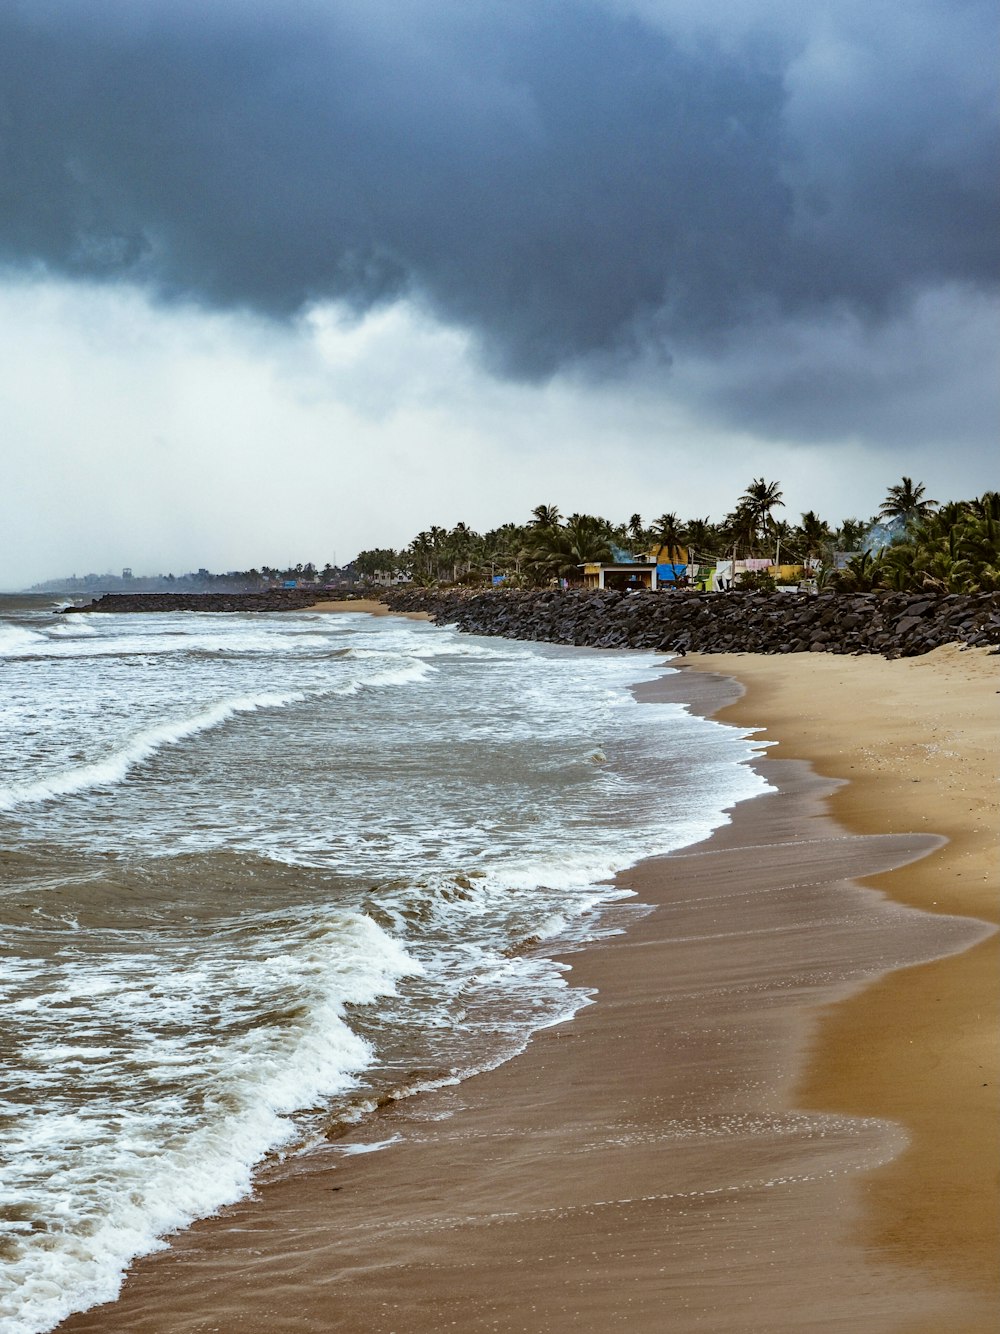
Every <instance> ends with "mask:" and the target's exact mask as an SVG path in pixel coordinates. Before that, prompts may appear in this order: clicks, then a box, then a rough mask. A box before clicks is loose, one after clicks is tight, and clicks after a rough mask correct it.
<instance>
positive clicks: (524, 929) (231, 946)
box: [0, 597, 766, 1334]
mask: <svg viewBox="0 0 1000 1334" xmlns="http://www.w3.org/2000/svg"><path fill="white" fill-rule="evenodd" d="M668 670H670V669H669V668H668V667H665V666H664V665H663V659H662V657H661V656H657V655H653V654H648V653H635V652H599V651H595V650H587V649H572V648H563V647H556V646H548V645H538V644H526V643H515V642H510V641H505V640H497V639H480V638H476V637H472V636H463V635H459V634H457V633H456V632H455V631H453V630H450V629H447V628H439V627H436V626H433V625H431V624H429V623H425V622H420V621H411V620H406V619H402V618H395V617H371V616H366V615H363V614H344V615H323V614H318V613H309V612H301V613H283V614H275V615H253V616H251V615H219V614H216V615H202V614H197V613H176V614H170V615H143V616H113V615H91V614H88V615H79V616H62V615H60V614H58V607H57V606H55V605H53V604H52V603H51V602H48V601H45V600H44V599H37V598H36V599H32V598H16V597H6V598H0V917H2V927H3V929H2V935H0V996H2V1008H0V1063H2V1085H0V1118H2V1125H3V1133H2V1136H0V1334H40V1332H41V1331H45V1330H49V1329H52V1328H53V1327H54V1326H55V1325H56V1324H57V1323H58V1322H59V1321H60V1320H61V1319H62V1318H63V1317H64V1316H66V1315H68V1314H69V1313H71V1312H73V1311H78V1310H84V1309H86V1308H88V1307H90V1306H93V1305H95V1304H97V1303H100V1302H104V1301H108V1300H111V1299H113V1298H114V1296H115V1295H116V1293H117V1291H118V1289H119V1286H120V1284H121V1281H122V1277H123V1274H124V1271H125V1269H126V1267H127V1266H128V1264H129V1262H130V1261H131V1260H132V1259H133V1258H134V1257H136V1256H137V1255H141V1254H144V1253H148V1252H149V1251H151V1250H154V1249H156V1248H157V1247H159V1246H162V1245H164V1244H165V1242H164V1240H163V1239H164V1238H167V1237H169V1234H170V1233H171V1232H172V1231H174V1230H176V1229H178V1228H181V1227H183V1226H185V1225H186V1224H187V1223H189V1222H191V1221H192V1220H193V1219H195V1218H197V1217H200V1216H204V1215H206V1214H209V1213H212V1212H213V1211H214V1210H216V1209H218V1208H220V1207H221V1206H223V1205H225V1204H227V1203H230V1202H232V1201H234V1200H236V1199H239V1198H240V1197H242V1196H245V1195H246V1194H247V1193H248V1192H249V1191H250V1189H251V1184H252V1180H253V1176H254V1173H255V1171H257V1170H260V1169H261V1167H262V1166H266V1165H268V1164H270V1165H273V1164H274V1163H275V1162H276V1161H279V1160H281V1159H283V1158H284V1159H287V1158H288V1156H290V1155H296V1156H298V1155H306V1154H309V1153H310V1152H313V1151H315V1149H316V1147H317V1146H318V1145H323V1146H327V1147H328V1146H329V1145H331V1144H333V1145H335V1144H336V1141H337V1137H338V1135H339V1134H341V1133H342V1132H343V1129H344V1127H345V1126H347V1125H355V1126H356V1125H357V1123H358V1122H359V1121H363V1119H364V1118H365V1116H366V1115H367V1114H368V1113H370V1112H371V1111H372V1110H373V1109H374V1108H375V1107H376V1106H378V1105H379V1104H380V1102H382V1101H384V1099H386V1098H388V1097H400V1096H407V1095H408V1094H410V1093H415V1092H418V1091H419V1090H420V1089H426V1088H431V1087H436V1086H440V1085H442V1084H446V1083H452V1082H456V1081H458V1080H461V1079H463V1078H465V1077H467V1076H468V1075H470V1074H471V1073H473V1072H475V1071H478V1070H483V1069H486V1068H490V1067H492V1066H495V1065H496V1064H498V1063H500V1062H502V1061H505V1060H508V1059H510V1058H511V1057H512V1056H514V1055H516V1054H517V1053H518V1052H519V1051H521V1050H523V1048H524V1046H525V1045H526V1043H527V1042H528V1041H529V1039H530V1036H531V1034H532V1033H533V1032H534V1031H537V1030H538V1029H539V1028H542V1027H544V1026H547V1025H551V1024H556V1023H560V1022H562V1021H565V1020H567V1019H568V1018H570V1017H571V1016H572V1015H573V1014H574V1013H575V1012H576V1010H578V1009H579V1008H580V1007H581V1006H582V1005H586V1004H588V1003H590V1002H591V1000H592V999H593V998H592V997H591V996H590V995H588V994H587V993H586V992H585V991H584V990H583V989H581V988H578V987H574V985H573V974H572V969H571V968H570V967H569V966H568V965H567V963H566V961H565V960H566V956H567V955H570V957H571V956H572V952H573V951H574V950H575V949H578V948H579V947H580V946H581V945H583V944H585V943H586V941H587V940H592V939H596V938H600V937H601V936H602V935H606V934H607V933H609V932H613V931H621V930H627V929H628V924H629V920H630V917H631V916H632V915H634V914H637V913H641V912H643V911H644V910H643V908H642V905H641V904H638V903H636V902H635V900H634V899H632V898H630V897H628V896H627V895H626V894H625V893H624V892H623V891H622V890H620V889H618V888H616V887H615V886H614V884H612V883H611V881H612V878H613V877H614V875H615V873H616V872H618V871H620V870H622V869H624V868H625V867H627V866H629V865H632V864H634V863H635V862H636V861H639V860H641V859H644V858H646V857H649V856H652V855H655V854H660V853H665V852H668V851H671V850H674V849H677V848H679V847H683V846H686V845H689V844H692V843H695V842H698V841H700V840H701V839H703V838H706V837H707V836H708V835H709V834H710V833H711V832H712V830H713V829H715V828H717V827H718V826H719V825H721V824H724V823H726V821H727V818H728V817H727V814H726V812H727V810H728V809H729V808H731V807H732V806H733V805H734V804H735V803H737V802H739V801H742V800H745V799H748V798H752V797H754V796H755V795H758V794H759V793H761V792H762V791H764V790H765V789H766V784H765V783H764V780H763V779H762V778H761V777H760V776H759V775H758V774H757V773H756V772H755V771H754V770H753V769H752V768H750V767H749V765H748V763H747V761H748V760H750V759H752V758H753V756H754V755H755V754H758V753H759V744H757V745H755V743H754V742H753V740H752V737H751V736H750V735H749V734H748V733H745V732H742V731H740V730H739V729H736V728H733V727H728V726H722V725H720V724H718V723H715V722H712V721H708V720H705V719H703V718H700V717H698V716H696V715H692V714H691V713H689V712H688V710H687V709H686V708H684V707H683V706H682V705H679V704H646V703H640V702H638V701H637V699H636V698H635V696H634V695H633V693H632V691H631V689H630V687H631V686H633V685H635V684H638V683H641V682H644V681H650V680H653V679H655V678H657V677H658V676H660V675H662V674H663V672H664V671H668ZM372 1147H376V1146H374V1145H373V1146H372Z"/></svg>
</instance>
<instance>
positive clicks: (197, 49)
mask: <svg viewBox="0 0 1000 1334" xmlns="http://www.w3.org/2000/svg"><path fill="white" fill-rule="evenodd" d="M873 12H874V11H873ZM881 13H882V16H883V20H884V21H882V22H880V23H876V24H872V25H870V30H866V29H865V28H864V26H863V25H862V26H861V27H859V26H858V24H857V20H856V19H852V20H851V25H850V32H849V33H845V35H844V36H843V40H834V41H832V43H831V44H830V45H829V47H828V48H823V47H822V46H821V45H817V44H816V43H813V44H812V45H810V40H811V39H810V38H809V35H808V34H803V33H801V32H799V33H792V32H790V31H788V32H783V31H782V30H781V25H780V23H779V22H778V21H777V20H776V19H775V20H774V21H767V16H766V14H764V15H763V16H762V18H761V21H760V23H759V24H758V27H757V30H756V31H751V32H747V33H744V34H742V35H740V36H739V37H738V38H734V36H733V34H732V33H730V34H719V40H715V38H714V37H713V36H712V35H711V34H709V33H707V32H701V33H699V32H697V31H696V30H695V29H694V28H693V27H692V25H691V23H690V22H687V23H685V25H684V27H683V29H682V28H680V27H678V28H677V30H676V31H672V30H671V25H670V24H669V23H666V22H659V23H655V22H653V21H652V20H651V19H650V18H648V17H647V18H640V17H638V16H636V15H634V14H629V13H627V12H625V11H623V10H621V9H619V10H617V11H616V10H614V9H613V8H611V7H610V5H608V6H605V5H601V4H599V3H597V2H596V0H595V2H594V3H590V4H587V3H580V2H578V0H550V3H545V4H539V3H537V0H532V3H523V0H504V2H503V3H496V4H493V3H466V4H465V5H462V6H457V5H456V6H452V5H451V4H450V3H444V2H443V0H438V3H435V4H432V5H425V4H419V3H403V2H401V0H397V3H395V4H393V5H391V6H383V5H382V4H380V3H374V2H373V3H369V4H367V5H365V6H364V7H361V6H358V5H355V4H348V3H336V2H335V0H331V2H330V3H327V4H310V3H305V2H301V0H300V2H296V0H288V3H283V4H280V5H273V6H271V7H267V6H262V5H260V4H249V3H217V4H214V5H209V6H205V5H204V4H201V5H198V6H193V5H189V4H187V3H171V4H169V5H167V4H160V3H157V2H156V0H148V2H147V3H137V4H130V5H127V4H125V3H122V0H116V2H115V3H108V2H107V0H89V2H88V3H86V4H83V3H73V2H72V0H63V3H60V4H48V3H44V0H31V2H30V3H24V4H16V3H15V4H13V5H11V4H9V3H8V5H7V6H6V8H5V9H4V10H3V14H2V17H0V80H2V83H0V89H2V91H0V173H2V175H0V256H2V257H3V258H4V259H6V261H7V262H8V263H12V264H14V265H17V266H24V265H30V264H37V263H41V264H43V265H44V266H46V267H47V268H49V269H50V270H52V271H55V272H59V273H68V274H76V275H85V276H88V277H92V276H97V277H100V278H108V279H120V278H121V279H129V280H138V281H142V282H145V283H147V284H149V285H150V286H151V287H152V288H153V289H154V290H156V291H157V292H158V293H159V294H160V295H161V296H162V297H164V298H169V297H172V296H183V297H188V298H190V297H193V298H195V299H197V300H200V301H202V302H205V303H206V304H209V305H215V306H220V307H241V306H245V307H248V308H251V309H254V310H257V311H261V312H264V313H267V314H271V315H277V316H284V315H290V314H293V313H294V312H295V311H297V310H299V309H301V308H302V307H303V306H304V305H306V304H308V303H309V302H311V301H314V300H317V299H324V298H329V297H333V298H338V299H341V300H344V301H346V302H348V303H349V304H350V305H352V306H353V307H354V308H355V309H357V310H364V309H367V308H369V307H371V306H372V305H373V304H376V303H378V302H380V301H383V300H385V299H389V298H392V297H395V296H398V295H403V294H408V295H415V296H417V297H418V298H419V299H421V300H424V301H426V302H427V303H429V305H430V306H431V307H432V308H433V309H434V310H435V311H436V312H437V314H438V315H439V316H441V317H442V318H444V319H446V320H448V321H451V322H455V323H459V324H461V325H463V326H465V327H467V328H469V329H471V330H472V331H473V332H474V333H475V334H476V335H477V336H478V338H479V339H480V340H481V342H482V345H483V346H484V348H485V349H486V352H487V355H488V357H489V359H490V361H491V363H492V364H493V365H494V366H496V367H499V368H501V369H503V370H504V371H506V372H507V373H511V374H516V375H525V376H535V375H544V374H547V373H549V372H551V371H553V370H555V369H557V368H558V367H560V366H561V365H564V364H567V363H569V362H573V361H576V360H579V359H586V358H591V357H594V356H595V355H596V356H598V357H600V356H603V355H607V354H622V353H623V352H625V353H627V351H628V349H629V348H630V347H632V346H634V345H635V344H636V343H638V342H642V341H645V342H647V343H659V344H660V345H662V346H663V347H664V348H666V349H670V348H672V347H676V346H684V345H688V344H692V343H696V344H698V345H701V346H702V347H704V346H706V345H711V344H712V341H713V340H717V339H720V338H724V336H725V335H726V334H727V333H729V332H730V331H731V330H733V329H734V328H736V327H738V326H740V325H742V324H745V323H747V322H748V321H750V320H752V319H758V318H759V319H778V320H781V319H787V318H804V319H805V318H809V319H815V318H817V317H820V316H822V314H823V312H825V311H831V312H832V311H836V310H844V309H848V310H850V311H851V312H853V314H854V315H855V316H857V317H860V318H861V319H863V320H868V319H872V318H875V319H877V318H878V317H881V316H885V315H888V314H890V313H891V312H892V311H893V310H894V309H896V308H897V307H898V306H899V305H900V303H901V302H904V301H905V300H907V299H908V298H910V297H911V296H913V294H914V293H916V292H917V291H919V290H920V289H921V288H923V287H930V286H933V285H935V284H942V283H958V284H969V285H973V286H977V287H983V286H985V285H990V284H993V283H994V282H995V281H996V278H997V255H996V245H995V240H994V224H995V221H996V200H995V183H996V180H997V176H996V172H995V159H994V149H995V140H994V124H993V120H992V97H991V95H990V90H989V87H988V85H989V78H988V76H987V75H985V74H984V73H983V70H984V68H985V67H986V65H985V62H986V61H988V60H989V59H990V57H989V56H988V55H986V54H985V53H986V52H988V51H991V50H992V49H993V40H992V37H991V33H990V31H989V26H990V19H989V14H990V10H989V9H987V8H986V7H979V6H977V5H974V4H966V3H957V4H956V0H947V3H944V0H942V3H941V7H940V9H939V10H935V9H934V8H933V7H930V8H928V7H927V6H923V7H922V8H921V9H920V15H921V22H922V24H923V25H924V26H923V28H921V27H920V25H918V24H916V23H915V22H914V21H913V16H912V15H911V16H908V13H907V8H906V7H905V6H902V7H897V8H895V9H893V8H889V7H887V8H885V9H884V10H882V11H881ZM914 13H916V11H914ZM935 23H938V24H939V25H940V32H941V33H942V34H948V35H949V36H948V41H947V43H942V48H941V53H940V56H939V58H938V57H937V56H935V42H934V40H933V30H934V26H935ZM825 26H826V28H827V29H828V31H829V32H830V33H833V35H834V38H837V37H838V30H837V21H836V9H835V8H832V9H830V10H829V22H828V23H827V24H826V25H825ZM928 30H929V31H930V34H931V36H930V38H928V35H927V32H928ZM921 32H923V37H922V38H920V33H921ZM915 33H916V34H917V36H915V35H914V34H915ZM723 38H725V40H723ZM918 38H920V39H919V40H918ZM945 48H947V49H946V50H945Z"/></svg>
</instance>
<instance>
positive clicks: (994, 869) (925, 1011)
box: [687, 645, 1000, 1329]
mask: <svg viewBox="0 0 1000 1334" xmlns="http://www.w3.org/2000/svg"><path fill="white" fill-rule="evenodd" d="M687 662H688V663H689V664H690V665H691V666H694V667H696V668H698V669H701V670H709V671H711V672H718V671H722V672H725V673H727V674H729V673H731V674H732V675H733V676H736V677H737V678H738V679H739V680H740V681H741V682H743V683H744V685H745V686H747V687H748V693H747V695H746V696H745V698H744V699H743V700H741V701H740V702H739V703H738V704H737V705H736V706H735V707H733V708H731V709H730V710H729V711H727V712H724V713H723V715H722V716H723V718H724V719H726V720H727V721H732V722H739V723H744V724H747V725H751V724H752V723H754V722H759V720H760V718H761V717H764V718H766V720H767V735H768V737H770V738H777V739H779V740H780V745H779V746H778V747H777V748H776V749H775V750H773V751H771V754H775V755H779V756H782V757H784V756H793V757H805V756H808V758H809V759H810V760H811V761H812V762H813V763H814V764H815V765H816V767H817V769H818V770H819V771H820V772H821V773H824V774H829V775H831V776H833V777H839V778H843V779H848V780H850V781H849V783H848V784H846V785H845V786H844V787H842V788H841V789H840V790H839V791H838V792H836V793H835V794H834V795H833V797H832V798H831V808H832V811H833V813H834V814H835V815H836V816H837V817H838V818H840V820H841V821H842V822H843V823H844V824H845V825H847V826H848V827H849V828H851V829H853V830H858V831H860V832H870V833H883V832H886V831H890V830H892V831H900V830H907V829H910V830H919V829H932V830H934V831H935V832H938V833H944V834H947V836H948V838H949V844H948V846H947V847H946V848H944V849H942V851H941V852H939V853H938V854H937V855H935V856H934V857H931V858H928V859H927V860H926V861H921V862H918V863H916V864H914V865H911V866H908V867H906V868H905V870H904V871H900V872H898V873H896V874H894V875H891V876H889V877H888V878H883V879H880V880H879V881H878V882H877V884H878V887H879V888H881V889H883V890H885V892H887V893H888V894H891V895H892V897H893V898H894V899H895V900H897V901H898V902H902V903H907V904H912V905H914V906H915V907H918V908H921V909H923V910H925V911H928V912H956V913H967V914H969V915H971V916H974V917H978V918H981V919H983V920H985V921H989V922H993V923H996V922H998V921H1000V838H998V831H1000V790H998V786H997V778H998V758H1000V658H998V657H997V656H996V655H991V654H989V653H988V651H987V650H985V649H977V650H961V649H959V648H958V647H957V646H951V645H950V646H948V647H945V648H941V649H937V650H936V651H935V652H933V653H930V654H927V655H926V656H923V657H918V658H907V659H903V660H897V661H893V662H888V661H886V660H885V659H884V658H876V657H868V658H851V659H844V658H840V657H833V656H827V655H825V654H820V655H818V654H810V655H809V656H808V658H806V657H803V656H802V655H794V656H792V655H789V656H787V657H784V656H783V657H780V658H761V657H755V656H752V655H748V654H730V655H706V656H701V657H694V658H690V659H688V660H687ZM998 947H1000V936H997V935H994V936H993V937H992V938H991V939H989V940H987V941H985V942H983V944H981V945H980V946H979V947H978V948H976V949H974V950H970V951H968V952H967V953H964V954H962V955H959V956H957V957H953V958H948V959H944V960H941V961H940V962H939V963H936V964H934V965H931V966H928V967H925V968H921V969H917V970H910V971H906V972H900V973H893V974H892V975H890V976H888V977H886V978H884V979H883V980H882V981H880V982H879V983H878V984H877V985H875V986H873V987H869V988H867V989H866V990H865V991H863V992H862V993H861V994H859V995H857V996H855V997H854V998H852V999H851V1000H850V1001H848V1002H846V1003H843V1004H840V1005H838V1006H836V1007H835V1008H834V1009H833V1010H831V1011H830V1012H829V1013H828V1014H827V1015H825V1017H824V1021H823V1025H822V1029H821V1039H820V1044H819V1051H818V1055H817V1059H816V1060H815V1061H814V1062H813V1063H812V1064H811V1066H810V1069H809V1070H808V1072H807V1073H806V1074H805V1076H804V1077H803V1078H802V1080H801V1081H800V1083H799V1087H798V1089H797V1094H796V1096H797V1101H798V1102H799V1104H800V1105H802V1106H806V1107H817V1108H818V1107H823V1108H830V1109H834V1110H839V1111H843V1112H851V1113H857V1114H861V1115H877V1116H885V1117H890V1118H893V1119H895V1120H898V1121H901V1122H902V1123H903V1124H904V1125H905V1126H906V1128H907V1131H908V1133H909V1135H910V1140H911V1143H910V1147H909V1149H908V1150H907V1151H906V1152H905V1153H904V1154H902V1155H901V1156H900V1157H899V1158H897V1159H896V1160H895V1161H894V1162H893V1163H891V1164H890V1165H889V1166H887V1167H886V1168H883V1169H882V1170H880V1171H879V1172H877V1173H874V1174H872V1176H871V1177H870V1178H869V1179H868V1181H867V1182H866V1186H865V1200H866V1213H865V1219H864V1231H863V1235H864V1237H865V1239H866V1241H868V1242H869V1244H871V1245H874V1246H877V1247H878V1248H879V1249H881V1250H884V1251H886V1252H887V1253H889V1254H893V1255H896V1256H898V1257H900V1258H902V1259H904V1260H905V1261H907V1262H908V1263H914V1264H919V1265H922V1266H925V1267H929V1268H934V1269H935V1270H940V1271H941V1272H942V1274H944V1275H947V1276H949V1277H955V1278H957V1279H960V1280H962V1281H969V1282H975V1283H980V1284H983V1285H985V1286H986V1287H987V1288H988V1289H991V1290H992V1291H993V1293H994V1295H995V1297H996V1298H997V1300H998V1306H997V1311H998V1314H997V1316H996V1322H995V1324H994V1326H993V1328H995V1329H1000V1286H998V1285H1000V1094H998V1089H1000V1022H998V1020H1000V950H998ZM931 1328H939V1327H938V1326H931Z"/></svg>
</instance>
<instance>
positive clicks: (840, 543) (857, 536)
mask: <svg viewBox="0 0 1000 1334" xmlns="http://www.w3.org/2000/svg"><path fill="white" fill-rule="evenodd" d="M870 527H871V524H869V523H866V522H865V521H864V519H842V520H841V523H840V527H839V528H838V529H837V531H836V533H835V534H834V541H835V542H836V543H837V547H838V550H840V551H857V549H858V547H859V546H860V545H861V539H862V538H863V537H864V535H865V533H866V532H867V531H868V529H869V528H870Z"/></svg>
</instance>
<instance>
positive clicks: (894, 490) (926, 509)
mask: <svg viewBox="0 0 1000 1334" xmlns="http://www.w3.org/2000/svg"><path fill="white" fill-rule="evenodd" d="M926 489H927V488H926V487H925V486H924V484H923V482H917V484H916V485H914V483H913V478H912V477H904V478H903V480H902V481H901V482H900V483H899V484H898V485H897V486H890V487H889V490H888V491H887V492H886V496H885V500H883V501H882V504H881V506H880V508H879V512H878V517H879V518H880V519H903V520H904V522H906V523H910V522H912V520H914V519H926V518H927V516H928V515H929V514H932V513H933V512H934V509H935V507H936V505H937V501H936V500H929V499H927V498H926V497H925V495H924V492H925V491H926Z"/></svg>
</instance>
